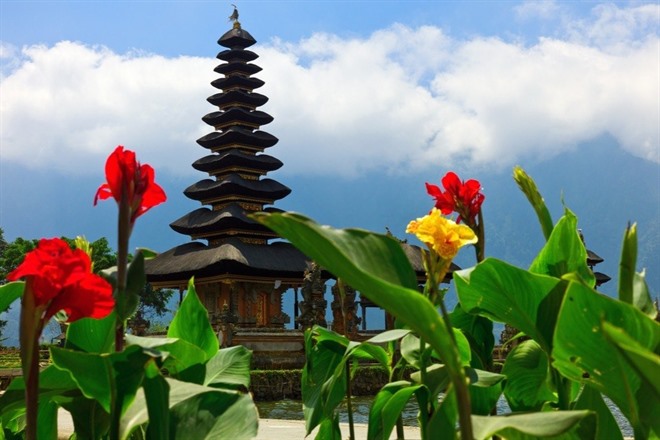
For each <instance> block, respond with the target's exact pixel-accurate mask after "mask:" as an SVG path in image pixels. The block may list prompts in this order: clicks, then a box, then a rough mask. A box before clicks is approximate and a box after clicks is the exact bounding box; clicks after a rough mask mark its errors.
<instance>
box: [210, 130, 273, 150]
mask: <svg viewBox="0 0 660 440" xmlns="http://www.w3.org/2000/svg"><path fill="white" fill-rule="evenodd" d="M277 141H278V139H277V138H276V137H275V136H273V135H272V134H270V133H267V132H265V131H261V130H256V131H252V130H248V129H246V128H243V127H236V126H234V127H227V129H226V130H222V131H214V132H213V133H209V134H207V135H205V136H202V137H201V138H199V139H197V143H198V144H199V145H201V146H202V147H204V148H209V149H217V148H221V147H224V146H230V147H231V148H234V147H235V146H236V145H241V146H243V147H259V148H258V149H259V150H262V149H264V148H269V147H272V146H273V145H275V144H276V143H277Z"/></svg>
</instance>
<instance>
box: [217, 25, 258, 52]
mask: <svg viewBox="0 0 660 440" xmlns="http://www.w3.org/2000/svg"><path fill="white" fill-rule="evenodd" d="M256 42H257V40H255V39H254V38H253V37H252V35H250V33H249V32H248V31H246V30H244V29H241V28H240V27H235V28H233V29H231V30H229V31H227V32H225V33H224V35H223V36H222V37H220V38H219V39H218V44H219V45H220V46H224V47H228V48H230V49H245V48H246V47H250V46H252V45H253V44H254V43H256Z"/></svg>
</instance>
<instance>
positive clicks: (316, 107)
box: [0, 6, 660, 176]
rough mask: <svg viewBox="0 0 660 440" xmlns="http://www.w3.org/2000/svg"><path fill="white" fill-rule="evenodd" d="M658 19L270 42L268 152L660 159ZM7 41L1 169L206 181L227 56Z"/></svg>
mask: <svg viewBox="0 0 660 440" xmlns="http://www.w3.org/2000/svg"><path fill="white" fill-rule="evenodd" d="M654 13H657V8H655V9H654V8H653V7H647V6H643V7H638V8H630V9H618V8H616V7H615V6H602V7H600V6H599V7H597V8H594V10H593V16H592V18H591V21H589V22H586V21H582V22H577V23H573V24H572V25H571V26H570V27H569V28H566V29H567V33H566V37H565V38H559V37H557V36H556V35H555V36H554V37H552V38H544V39H541V40H540V41H538V42H537V43H535V44H533V45H531V46H524V45H522V44H518V43H510V42H505V41H502V40H499V39H497V38H492V37H491V38H485V37H474V38H472V39H470V40H465V41H457V40H453V39H451V38H450V36H448V35H446V34H445V33H443V31H442V30H440V29H438V28H435V27H430V26H426V27H420V28H416V29H411V28H408V27H405V26H402V25H394V26H392V27H390V28H388V29H383V30H380V31H377V32H374V33H373V34H372V35H371V36H370V37H369V38H366V39H364V38H340V37H338V36H335V35H328V34H315V35H313V36H311V37H310V38H308V39H306V40H302V41H300V42H297V43H291V42H282V41H277V40H274V41H272V42H269V43H268V42H267V43H266V44H261V45H259V46H256V47H255V48H254V50H255V51H256V52H257V53H258V54H259V55H260V58H259V59H258V60H257V61H256V62H255V63H256V64H258V65H260V66H261V67H263V68H264V70H263V71H262V72H260V73H259V74H257V75H256V76H257V77H259V78H261V79H263V80H265V81H266V85H265V86H264V87H263V88H262V89H259V90H258V91H259V92H261V93H264V94H266V95H267V96H269V97H270V101H269V103H268V104H267V105H266V106H264V108H263V110H264V111H267V112H268V113H270V114H271V115H272V116H274V117H275V121H274V122H273V123H272V124H269V125H268V126H265V127H264V130H266V131H269V132H271V133H272V134H274V135H275V136H277V137H279V138H280V143H279V144H278V145H277V146H276V147H274V149H272V150H271V151H270V153H271V154H273V155H275V156H277V157H279V158H280V159H282V160H283V161H284V163H285V168H284V172H286V173H300V174H304V173H327V174H335V175H336V174H343V175H349V176H350V175H355V174H357V173H360V172H363V171H367V170H382V171H384V172H407V171H411V170H418V169H422V168H425V167H427V166H436V165H437V164H438V163H443V164H444V166H450V165H452V164H456V163H458V162H460V163H470V164H474V165H482V166H502V167H504V166H510V165H511V164H513V163H515V162H517V161H520V160H521V159H523V158H525V157H531V158H539V159H542V158H544V157H551V156H553V155H555V154H558V153H559V152H561V151H564V150H567V149H571V148H573V147H574V146H575V145H576V144H578V143H580V142H582V141H587V140H590V139H593V138H594V137H596V136H598V135H600V134H602V133H610V134H611V135H613V136H614V137H616V139H617V140H618V141H619V142H620V144H621V145H622V147H623V148H625V149H626V150H628V151H629V152H631V153H632V154H635V155H637V156H640V157H643V158H646V159H648V160H652V161H655V162H660V146H659V143H660V139H659V138H660V134H659V126H658V120H659V118H660V115H659V104H660V98H659V96H660V86H659V82H658V75H659V71H658V61H659V60H658V44H660V40H659V38H658V35H657V30H654V28H653V27H652V26H651V25H650V24H649V23H651V22H650V21H649V20H650V18H649V17H652V16H653V14H654ZM640 26H641V28H640ZM640 29H641V30H640ZM569 31H570V32H569ZM615 36H619V37H621V38H620V39H617V38H618V37H617V38H615ZM4 47H5V46H2V48H3V50H2V56H3V63H4V62H5V61H6V60H8V62H7V63H5V66H7V65H11V64H10V62H12V61H13V62H14V64H13V67H12V69H11V70H10V71H9V72H7V71H5V72H4V78H3V81H2V84H0V97H1V98H0V119H1V123H2V130H1V133H0V136H1V137H0V153H1V160H2V161H3V162H20V163H27V164H30V165H32V166H34V167H40V168H46V167H47V168H49V169H53V168H56V169H60V170H63V171H66V172H86V171H87V168H89V167H90V166H92V167H93V168H94V169H98V166H100V164H102V162H103V160H104V158H105V156H106V155H107V153H108V152H109V151H111V149H112V148H113V147H114V146H115V145H116V144H118V143H124V144H125V145H126V146H127V147H129V148H133V149H135V150H136V151H138V154H139V157H140V159H141V160H143V161H145V162H149V163H152V164H153V165H154V166H155V167H157V168H161V167H163V168H167V169H169V170H173V171H175V172H178V173H191V174H192V173H197V172H196V171H194V170H193V169H192V168H191V167H190V163H191V162H192V161H194V160H195V159H197V158H199V157H201V156H203V155H204V154H206V150H204V149H202V148H201V147H198V146H197V145H196V144H195V140H196V139H197V138H198V137H200V136H202V135H204V134H206V133H207V132H209V131H210V128H209V127H207V126H206V125H205V124H203V123H201V122H200V119H199V118H200V117H201V116H203V115H204V114H205V113H207V112H210V111H212V110H213V108H212V107H211V106H210V105H209V104H208V103H207V102H206V101H205V98H206V97H207V96H209V95H211V94H212V93H214V92H215V90H214V89H213V88H212V87H211V86H210V85H209V82H210V81H211V80H213V79H214V78H216V77H217V74H215V73H213V72H212V69H213V67H214V66H215V65H216V64H217V63H218V62H217V60H213V59H201V58H192V57H179V58H173V59H172V58H164V57H161V56H158V55H153V54H126V55H119V54H116V53H113V52H112V51H110V50H109V49H107V48H104V47H90V46H85V45H83V44H80V43H73V42H61V43H59V44H57V45H55V46H53V47H42V46H34V47H27V48H23V49H22V51H20V53H19V52H17V51H13V52H12V51H11V50H9V49H7V50H5V49H4ZM7 47H9V46H7ZM16 63H18V64H16ZM81 163H82V165H81Z"/></svg>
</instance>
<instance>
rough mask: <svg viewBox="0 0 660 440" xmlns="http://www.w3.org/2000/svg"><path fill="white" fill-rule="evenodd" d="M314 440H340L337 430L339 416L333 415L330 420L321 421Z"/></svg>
mask: <svg viewBox="0 0 660 440" xmlns="http://www.w3.org/2000/svg"><path fill="white" fill-rule="evenodd" d="M314 439H315V440H342V437H341V430H340V429H339V416H338V415H334V416H333V417H331V418H327V419H325V420H323V423H321V424H320V425H319V430H318V432H317V433H316V437H314Z"/></svg>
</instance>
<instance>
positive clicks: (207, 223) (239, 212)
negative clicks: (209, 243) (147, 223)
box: [170, 203, 282, 238]
mask: <svg viewBox="0 0 660 440" xmlns="http://www.w3.org/2000/svg"><path fill="white" fill-rule="evenodd" d="M264 211H266V212H282V210H280V209H276V208H266V209H264ZM170 227H171V228H172V229H174V230H175V231H176V232H179V233H181V234H187V235H208V234H211V233H214V232H223V231H234V232H236V231H240V232H247V233H256V234H258V235H261V236H264V237H270V238H274V237H277V234H276V233H274V232H273V231H271V230H270V229H269V228H267V227H266V226H264V225H262V224H261V223H259V222H257V221H255V220H253V219H251V218H250V217H248V215H247V213H246V212H245V209H243V208H242V207H241V206H240V205H239V204H238V203H230V204H229V205H227V206H223V207H222V208H221V209H217V210H216V209H209V208H206V207H204V208H199V209H196V210H194V211H192V212H189V213H188V214H186V215H184V216H183V217H181V218H180V219H178V220H176V221H174V222H172V223H170ZM217 235H223V234H217Z"/></svg>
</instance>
